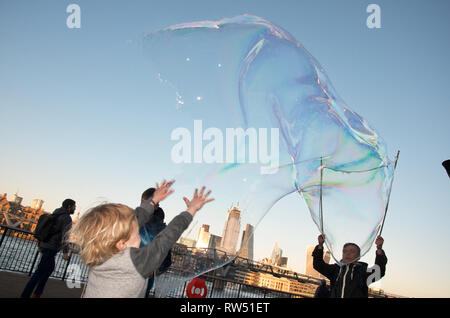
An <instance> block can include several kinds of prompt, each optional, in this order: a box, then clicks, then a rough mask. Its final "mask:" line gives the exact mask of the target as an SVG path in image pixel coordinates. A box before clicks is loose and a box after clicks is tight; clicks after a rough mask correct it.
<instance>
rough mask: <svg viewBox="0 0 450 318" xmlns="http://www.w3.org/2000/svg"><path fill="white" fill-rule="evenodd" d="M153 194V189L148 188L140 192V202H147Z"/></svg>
mask: <svg viewBox="0 0 450 318" xmlns="http://www.w3.org/2000/svg"><path fill="white" fill-rule="evenodd" d="M154 193H155V188H148V189H147V190H145V191H144V192H142V195H141V200H142V201H147V200H148V199H150V198H152V197H153V194H154Z"/></svg>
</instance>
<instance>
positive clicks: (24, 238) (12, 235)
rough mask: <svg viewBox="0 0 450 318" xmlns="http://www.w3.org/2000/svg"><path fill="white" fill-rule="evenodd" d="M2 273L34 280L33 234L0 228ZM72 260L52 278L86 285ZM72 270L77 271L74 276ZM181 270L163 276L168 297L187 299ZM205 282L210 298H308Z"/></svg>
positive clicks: (73, 256) (209, 277)
mask: <svg viewBox="0 0 450 318" xmlns="http://www.w3.org/2000/svg"><path fill="white" fill-rule="evenodd" d="M0 235H1V237H0V270H5V271H13V272H20V273H25V274H27V275H29V276H31V275H32V274H33V273H34V271H35V270H36V269H37V264H38V263H39V260H40V253H39V250H38V244H37V243H38V242H37V240H36V239H35V238H34V236H33V232H30V231H27V230H24V229H19V228H16V227H12V226H9V225H3V224H0ZM69 255H70V256H69V259H68V260H64V259H63V258H62V252H58V253H57V254H56V257H55V270H54V271H53V273H52V274H51V276H50V277H52V278H55V279H61V280H66V281H73V282H79V283H86V282H87V277H88V272H89V269H88V267H87V266H86V265H84V264H83V262H82V261H81V259H80V256H79V255H78V254H77V253H74V252H73V251H71V252H70V254H69ZM71 268H72V269H73V268H77V269H78V270H77V273H76V275H73V274H74V273H73V271H71ZM177 275H178V270H177V268H174V267H173V266H172V267H170V268H169V270H168V271H167V272H165V273H164V274H162V275H160V277H159V278H158V279H160V280H161V282H163V283H164V285H167V286H172V287H173V288H171V289H170V291H169V292H167V293H166V294H164V295H165V297H173V298H185V297H187V295H186V287H187V284H188V283H189V282H180V277H179V276H177ZM200 278H202V279H204V280H205V283H206V286H207V290H208V294H207V297H209V298H297V297H304V296H301V295H298V294H293V293H287V292H281V291H276V290H272V289H268V288H263V287H257V286H253V285H246V284H243V283H240V282H236V281H233V280H231V279H228V278H225V277H218V276H215V275H214V272H209V273H206V274H204V275H201V276H200ZM155 292H156V291H155V288H153V289H152V290H151V291H150V296H155Z"/></svg>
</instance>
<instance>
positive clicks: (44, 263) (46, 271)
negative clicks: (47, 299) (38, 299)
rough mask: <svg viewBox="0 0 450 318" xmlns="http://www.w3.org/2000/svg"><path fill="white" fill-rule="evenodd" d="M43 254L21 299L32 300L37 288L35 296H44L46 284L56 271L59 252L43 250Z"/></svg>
mask: <svg viewBox="0 0 450 318" xmlns="http://www.w3.org/2000/svg"><path fill="white" fill-rule="evenodd" d="M41 252H42V256H41V261H40V262H39V265H38V268H37V270H36V271H35V272H34V274H33V276H31V278H30V280H29V281H28V283H27V285H26V286H25V289H24V290H23V292H22V295H21V296H20V297H21V298H30V297H31V294H32V293H33V290H34V289H35V288H36V290H34V294H35V295H39V296H40V295H42V292H43V291H44V287H45V284H46V283H47V280H48V278H49V277H50V275H51V274H52V272H53V270H54V269H55V256H56V253H58V251H54V250H49V249H47V248H41Z"/></svg>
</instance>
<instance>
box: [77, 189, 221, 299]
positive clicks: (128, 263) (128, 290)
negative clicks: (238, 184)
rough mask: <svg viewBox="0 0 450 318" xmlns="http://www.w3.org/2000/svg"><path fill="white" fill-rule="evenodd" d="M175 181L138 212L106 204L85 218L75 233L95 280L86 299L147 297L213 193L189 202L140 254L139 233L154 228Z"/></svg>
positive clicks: (92, 280)
mask: <svg viewBox="0 0 450 318" xmlns="http://www.w3.org/2000/svg"><path fill="white" fill-rule="evenodd" d="M174 182H175V181H170V182H166V181H163V182H162V183H161V185H158V183H157V184H156V188H155V193H154V195H153V198H152V199H150V200H148V201H144V202H143V203H142V204H141V206H140V207H138V208H136V209H135V210H133V209H131V208H129V207H128V206H126V205H123V204H102V205H99V206H96V207H94V208H93V209H92V210H90V211H89V212H88V213H86V214H84V215H83V216H82V217H81V218H80V220H79V221H78V222H77V224H76V226H75V227H74V229H73V230H72V236H71V237H72V239H71V241H72V242H73V243H75V244H76V245H78V246H79V247H80V250H81V251H80V255H81V259H82V260H83V262H84V263H85V264H86V265H88V266H89V276H88V281H87V285H86V289H85V291H84V294H83V296H82V297H96V298H99V297H144V294H145V289H146V286H147V278H148V277H149V275H150V274H151V273H153V272H154V271H155V270H157V269H158V268H159V266H160V265H161V263H162V262H163V260H164V258H165V256H166V255H167V253H168V251H169V249H170V248H171V247H172V246H173V245H174V244H175V243H176V241H177V240H178V238H179V237H180V236H181V234H182V233H183V232H184V230H185V229H186V228H187V227H188V226H189V224H190V223H191V221H192V218H193V217H194V215H195V213H196V212H197V211H198V210H200V209H201V208H202V207H203V205H204V204H205V203H208V202H210V201H212V200H214V199H212V198H211V199H207V197H208V196H209V194H210V193H211V191H208V192H207V193H206V194H204V191H205V187H202V189H201V191H200V193H198V190H197V189H195V192H194V197H193V199H192V200H191V201H189V200H188V199H187V198H186V197H184V198H183V200H184V201H185V203H186V206H187V209H186V211H184V212H181V213H180V214H179V215H177V216H176V217H175V218H174V219H173V220H172V221H171V222H170V223H169V224H168V225H167V227H166V228H165V229H164V230H163V231H161V232H160V233H159V234H158V235H157V236H156V237H155V238H154V239H153V241H152V242H151V243H149V244H147V245H146V246H145V247H142V248H139V245H140V242H141V239H140V236H139V228H140V227H141V226H142V225H143V224H145V223H146V222H148V221H149V220H150V218H151V217H152V215H153V212H154V210H155V207H156V206H157V205H158V203H159V202H160V201H162V200H164V199H165V198H166V197H167V196H169V195H170V194H172V193H173V190H170V187H171V185H172V184H173V183H174Z"/></svg>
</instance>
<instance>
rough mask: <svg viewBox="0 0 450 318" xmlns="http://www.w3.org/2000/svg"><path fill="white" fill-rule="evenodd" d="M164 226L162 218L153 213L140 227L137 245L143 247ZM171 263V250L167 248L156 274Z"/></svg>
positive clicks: (165, 269)
mask: <svg viewBox="0 0 450 318" xmlns="http://www.w3.org/2000/svg"><path fill="white" fill-rule="evenodd" d="M165 228H166V223H164V221H163V220H161V219H160V218H159V217H157V216H155V215H153V217H152V218H151V220H150V221H149V222H147V223H145V224H144V225H143V226H142V227H141V228H140V229H139V235H140V237H141V245H140V246H139V247H140V248H141V247H144V246H145V245H147V244H148V243H150V242H151V241H153V239H154V238H155V236H156V235H158V234H159V233H160V232H161V231H162V230H164V229H165ZM170 265H172V253H171V250H169V253H168V254H167V256H166V258H165V259H164V261H163V262H162V264H161V266H160V267H159V269H158V274H161V273H163V272H165V271H167V269H168V268H169V267H170Z"/></svg>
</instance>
